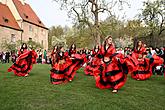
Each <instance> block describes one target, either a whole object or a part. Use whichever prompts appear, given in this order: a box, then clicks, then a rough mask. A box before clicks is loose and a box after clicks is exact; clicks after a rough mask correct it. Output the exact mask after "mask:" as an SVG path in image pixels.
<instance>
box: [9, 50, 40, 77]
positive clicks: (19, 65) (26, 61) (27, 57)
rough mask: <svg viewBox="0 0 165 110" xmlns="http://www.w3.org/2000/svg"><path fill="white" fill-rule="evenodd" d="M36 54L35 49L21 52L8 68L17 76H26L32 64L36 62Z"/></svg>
mask: <svg viewBox="0 0 165 110" xmlns="http://www.w3.org/2000/svg"><path fill="white" fill-rule="evenodd" d="M36 59H37V54H36V52H35V51H28V52H25V53H24V54H21V55H20V56H19V57H18V59H17V61H16V62H15V63H14V64H13V65H12V66H11V67H10V68H9V69H8V72H11V71H13V72H14V74H15V75H17V76H27V75H28V74H29V73H30V71H31V70H32V67H33V64H35V63H36Z"/></svg>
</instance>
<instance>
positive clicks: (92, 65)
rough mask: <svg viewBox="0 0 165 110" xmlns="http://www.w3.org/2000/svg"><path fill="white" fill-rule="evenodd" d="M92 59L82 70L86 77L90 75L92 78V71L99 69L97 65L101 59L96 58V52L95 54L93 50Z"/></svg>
mask: <svg viewBox="0 0 165 110" xmlns="http://www.w3.org/2000/svg"><path fill="white" fill-rule="evenodd" d="M92 53H93V54H92V58H91V61H90V62H89V63H88V64H87V66H86V67H85V69H84V72H85V74H86V75H90V76H93V75H94V71H96V70H98V69H99V65H100V64H101V59H99V58H98V54H99V51H98V52H95V51H94V50H93V52H92Z"/></svg>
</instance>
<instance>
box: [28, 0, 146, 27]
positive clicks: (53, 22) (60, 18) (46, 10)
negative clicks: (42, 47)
mask: <svg viewBox="0 0 165 110" xmlns="http://www.w3.org/2000/svg"><path fill="white" fill-rule="evenodd" d="M128 1H129V4H130V5H131V7H130V8H128V6H126V7H125V8H124V10H123V11H122V14H120V12H117V13H118V14H119V15H123V13H124V12H125V16H126V17H125V18H126V19H129V20H130V19H133V18H134V17H135V16H136V15H137V13H138V12H140V9H141V8H142V6H143V1H146V0H128ZM25 2H26V3H28V4H30V5H31V7H32V8H33V10H34V11H35V12H36V14H37V15H38V16H39V18H40V19H41V21H42V22H43V23H44V24H45V25H46V26H47V27H48V28H49V27H51V26H57V25H61V26H66V25H68V26H71V25H72V22H71V20H70V19H69V18H68V16H67V12H66V11H64V10H63V11H62V10H60V5H59V4H58V3H56V2H53V0H39V1H38V0H25ZM102 18H103V19H104V18H105V17H104V16H102Z"/></svg>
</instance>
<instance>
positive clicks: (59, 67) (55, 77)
mask: <svg viewBox="0 0 165 110" xmlns="http://www.w3.org/2000/svg"><path fill="white" fill-rule="evenodd" d="M71 64H72V63H71V62H70V61H65V63H63V64H60V63H55V64H54V65H53V68H52V69H51V70H50V72H51V73H50V80H51V83H52V84H61V83H63V82H64V81H66V78H67V75H66V73H67V72H68V71H69V67H70V65H71Z"/></svg>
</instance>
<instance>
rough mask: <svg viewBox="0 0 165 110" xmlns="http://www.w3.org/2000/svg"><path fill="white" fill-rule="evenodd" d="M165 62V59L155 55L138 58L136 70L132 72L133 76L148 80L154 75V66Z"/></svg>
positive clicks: (137, 78)
mask: <svg viewBox="0 0 165 110" xmlns="http://www.w3.org/2000/svg"><path fill="white" fill-rule="evenodd" d="M161 64H163V59H162V58H160V57H158V56H156V55H154V56H153V58H150V59H149V58H142V59H138V65H137V69H136V71H134V72H133V73H131V77H132V78H133V79H136V80H146V79H149V78H150V77H151V76H152V67H153V66H159V65H161Z"/></svg>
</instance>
